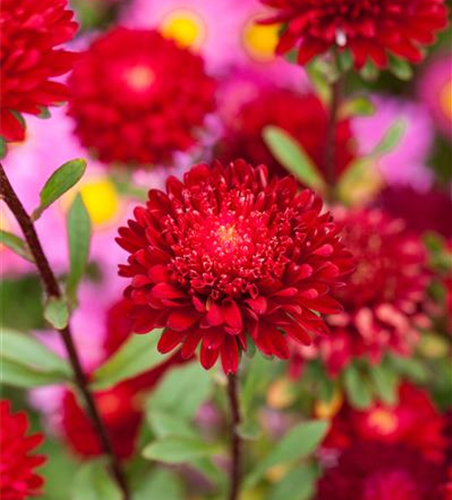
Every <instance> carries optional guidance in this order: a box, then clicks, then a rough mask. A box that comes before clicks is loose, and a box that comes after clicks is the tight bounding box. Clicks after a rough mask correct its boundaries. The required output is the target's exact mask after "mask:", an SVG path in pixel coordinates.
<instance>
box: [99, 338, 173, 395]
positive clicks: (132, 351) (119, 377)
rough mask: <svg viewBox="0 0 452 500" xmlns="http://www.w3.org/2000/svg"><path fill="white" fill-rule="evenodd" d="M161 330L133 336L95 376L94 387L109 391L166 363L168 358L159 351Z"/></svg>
mask: <svg viewBox="0 0 452 500" xmlns="http://www.w3.org/2000/svg"><path fill="white" fill-rule="evenodd" d="M160 333H161V330H155V331H153V332H151V333H147V334H143V335H138V334H133V335H131V336H130V337H129V338H128V339H127V341H126V342H125V343H124V344H123V345H122V346H121V348H120V349H119V350H118V351H117V352H116V353H115V354H114V355H113V356H112V357H111V358H109V359H108V360H107V362H106V363H105V364H103V365H102V366H100V367H99V368H98V369H97V370H96V371H95V373H94V375H93V379H92V380H93V382H92V387H93V388H94V389H96V390H99V389H108V388H110V387H113V386H114V385H116V384H117V383H119V382H122V381H123V380H127V379H130V378H132V377H135V376H137V375H139V374H140V373H143V372H146V371H148V370H151V369H152V368H155V367H156V366H158V365H160V364H161V363H164V362H165V361H166V360H167V358H168V356H164V355H162V354H160V353H159V352H158V351H157V344H158V341H159V338H160Z"/></svg>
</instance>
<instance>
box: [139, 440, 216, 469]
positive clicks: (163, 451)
mask: <svg viewBox="0 0 452 500" xmlns="http://www.w3.org/2000/svg"><path fill="white" fill-rule="evenodd" d="M217 451H218V447H217V446H215V445H213V444H210V443H206V442H205V441H204V440H202V439H200V438H190V437H182V436H179V437H176V436H173V437H168V438H164V439H160V440H157V441H154V442H153V443H151V444H149V445H147V446H146V447H145V448H144V450H143V456H144V457H145V458H147V459H148V460H157V461H159V462H164V463H167V464H180V463H185V462H191V461H192V460H195V459H197V458H203V457H208V456H210V455H212V454H214V453H216V452H217Z"/></svg>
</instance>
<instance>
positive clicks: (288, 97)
mask: <svg viewBox="0 0 452 500" xmlns="http://www.w3.org/2000/svg"><path fill="white" fill-rule="evenodd" d="M267 125H274V126H277V127H279V128H281V129H283V130H285V131H286V132H288V133H289V134H290V135H291V136H292V137H294V138H295V139H296V140H297V141H298V142H299V143H300V144H301V145H302V146H303V148H304V150H305V151H306V153H307V154H308V155H309V156H310V157H311V159H312V160H313V162H314V163H315V165H317V167H318V168H319V169H320V170H323V169H324V160H325V142H326V140H327V128H328V113H327V110H326V108H325V106H324V104H323V103H322V101H321V100H320V99H319V98H318V97H317V96H315V95H313V94H307V95H301V94H297V93H296V92H293V91H291V90H286V89H280V88H276V87H270V88H264V89H262V90H261V91H260V92H259V94H258V96H257V97H256V98H254V99H252V100H250V101H248V102H245V103H244V104H243V105H242V107H241V108H240V109H239V111H238V113H237V115H234V116H233V117H232V119H231V123H225V127H226V132H225V135H224V137H223V140H222V145H221V148H220V156H221V158H222V160H224V161H225V162H229V161H232V160H234V159H235V158H244V159H245V160H247V161H249V162H250V163H252V164H255V165H259V164H260V163H263V164H264V165H267V166H268V168H269V169H270V171H271V172H275V173H277V174H278V175H287V171H286V170H285V169H284V167H283V166H281V165H280V164H279V163H278V161H277V160H276V159H275V158H274V157H273V155H272V153H271V152H270V150H269V149H268V148H267V146H266V144H265V142H264V140H263V138H262V132H263V129H264V128H265V127H266V126H267ZM352 139H353V136H352V132H351V127H350V122H349V120H342V121H340V122H339V123H338V125H337V128H336V151H337V170H338V172H342V171H343V170H344V169H345V168H346V167H347V166H348V165H349V164H350V162H351V161H352V160H353V159H354V151H353V150H354V148H353V142H352Z"/></svg>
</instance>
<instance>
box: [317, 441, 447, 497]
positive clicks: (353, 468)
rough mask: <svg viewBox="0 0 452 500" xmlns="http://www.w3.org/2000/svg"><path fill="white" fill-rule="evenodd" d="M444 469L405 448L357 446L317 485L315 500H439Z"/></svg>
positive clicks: (348, 451)
mask: <svg viewBox="0 0 452 500" xmlns="http://www.w3.org/2000/svg"><path fill="white" fill-rule="evenodd" d="M444 482H445V473H444V471H443V470H442V468H441V467H439V466H437V465H436V464H435V463H433V462H431V461H429V460H426V459H425V458H424V457H423V456H422V455H421V454H420V453H418V452H417V451H415V450H410V449H409V448H405V447H403V446H391V445H385V444H382V443H366V442H361V443H356V444H354V445H353V446H351V447H350V448H349V449H348V450H346V451H345V452H344V453H343V454H342V455H341V456H340V458H339V462H338V463H337V465H336V466H335V467H333V468H332V469H330V470H328V471H327V472H326V473H325V474H324V476H323V477H322V479H321V480H320V481H319V484H318V490H317V491H318V493H317V497H316V500H437V499H438V498H440V496H439V494H440V491H441V489H442V486H443V484H444Z"/></svg>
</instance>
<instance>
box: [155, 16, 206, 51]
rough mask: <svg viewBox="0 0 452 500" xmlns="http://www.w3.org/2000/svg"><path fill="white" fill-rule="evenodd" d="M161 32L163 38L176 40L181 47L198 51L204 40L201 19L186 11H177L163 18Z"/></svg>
mask: <svg viewBox="0 0 452 500" xmlns="http://www.w3.org/2000/svg"><path fill="white" fill-rule="evenodd" d="M161 31H162V33H163V35H164V36H166V37H167V38H171V39H173V40H176V41H177V42H178V43H179V45H181V46H182V47H191V48H195V49H199V47H200V46H201V45H202V43H203V42H204V40H205V38H206V28H205V24H204V22H203V20H202V18H201V17H200V16H199V15H198V14H197V13H195V12H193V11H191V10H188V9H178V10H175V11H173V12H170V13H169V14H168V15H167V16H165V18H164V19H163V21H162V24H161Z"/></svg>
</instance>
